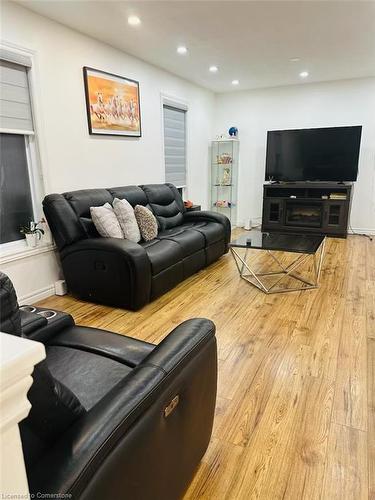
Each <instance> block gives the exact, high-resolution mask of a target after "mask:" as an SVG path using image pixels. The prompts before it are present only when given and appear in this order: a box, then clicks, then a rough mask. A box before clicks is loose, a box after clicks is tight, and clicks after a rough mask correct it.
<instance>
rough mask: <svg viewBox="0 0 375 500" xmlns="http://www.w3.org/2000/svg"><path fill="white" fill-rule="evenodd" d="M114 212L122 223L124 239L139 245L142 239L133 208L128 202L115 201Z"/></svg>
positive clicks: (116, 199)
mask: <svg viewBox="0 0 375 500" xmlns="http://www.w3.org/2000/svg"><path fill="white" fill-rule="evenodd" d="M113 211H114V212H115V214H116V217H117V220H118V221H119V223H120V227H121V229H122V232H123V233H124V237H125V238H126V239H127V240H130V241H134V243H138V241H140V239H141V233H140V231H139V227H138V223H137V220H136V218H135V215H134V210H133V207H132V206H131V205H130V203H129V202H128V201H127V200H119V199H118V198H115V199H114V200H113Z"/></svg>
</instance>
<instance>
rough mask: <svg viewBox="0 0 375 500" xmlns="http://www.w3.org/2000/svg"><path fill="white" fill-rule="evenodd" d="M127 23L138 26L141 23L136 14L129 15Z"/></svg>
mask: <svg viewBox="0 0 375 500" xmlns="http://www.w3.org/2000/svg"><path fill="white" fill-rule="evenodd" d="M128 24H130V26H138V25H139V24H141V20H140V19H139V17H138V16H129V17H128Z"/></svg>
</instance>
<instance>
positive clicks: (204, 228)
mask: <svg viewBox="0 0 375 500" xmlns="http://www.w3.org/2000/svg"><path fill="white" fill-rule="evenodd" d="M191 229H193V230H195V231H198V232H199V233H201V234H203V236H204V238H205V240H206V247H208V246H210V245H212V244H213V243H216V242H217V241H220V240H224V239H225V230H224V226H223V225H222V224H219V223H218V222H194V223H193V224H192V226H191Z"/></svg>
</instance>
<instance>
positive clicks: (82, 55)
mask: <svg viewBox="0 0 375 500" xmlns="http://www.w3.org/2000/svg"><path fill="white" fill-rule="evenodd" d="M1 22H2V26H1V28H2V29H1V31H2V39H3V41H5V42H10V43H12V44H15V45H17V46H20V47H24V48H26V49H29V50H33V51H35V65H34V66H35V68H34V77H35V86H34V101H35V107H36V110H35V111H36V120H37V126H38V136H39V144H40V154H41V162H42V171H43V177H44V184H45V192H46V193H51V192H62V191H67V190H74V189H83V188H91V187H111V186H121V185H127V184H142V183H153V182H155V183H157V182H164V160H163V135H162V127H161V124H162V115H161V94H162V93H163V94H167V95H169V96H171V97H175V98H178V99H181V100H183V101H185V102H186V103H187V105H188V122H187V123H188V132H187V133H188V141H187V142H188V161H189V171H188V191H187V194H188V196H189V198H190V199H192V200H194V201H195V202H197V203H201V204H202V205H203V206H206V205H207V201H208V200H207V193H208V175H206V173H207V174H208V172H207V164H208V143H209V140H210V139H211V135H212V134H211V123H212V114H213V105H214V94H213V93H211V92H209V91H207V90H205V89H202V88H200V87H198V86H196V85H193V84H191V83H189V82H187V81H185V80H183V79H181V78H178V77H176V76H173V75H171V74H170V73H167V72H165V71H163V70H161V69H158V68H156V67H154V66H151V65H149V64H147V63H144V62H142V61H140V60H138V59H136V58H134V57H131V56H129V55H127V54H125V53H123V52H121V51H119V50H117V49H114V48H112V47H110V46H108V45H105V44H103V43H101V42H98V41H96V40H94V39H92V38H89V37H87V36H84V35H81V34H79V33H78V32H76V31H73V30H71V29H69V28H66V27H64V26H62V25H60V24H58V23H55V22H53V21H50V20H49V19H47V18H44V17H41V16H39V15H36V14H34V13H32V12H31V11H29V10H27V9H25V8H23V7H21V6H19V5H17V4H14V3H8V2H4V3H2V21H1ZM83 66H90V67H93V68H98V69H101V70H104V71H108V72H111V73H116V74H119V75H124V76H126V77H129V78H132V79H134V80H138V81H139V83H140V95H141V116H142V137H141V138H140V139H136V138H123V137H100V136H99V137H98V136H90V135H89V134H88V129H87V117H86V108H85V96H84V86H83V76H82V67H83ZM202 173H203V175H202ZM36 263H37V264H38V267H39V271H38V274H39V276H40V278H38V275H35V273H33V274H32V279H26V276H27V271H28V270H31V269H32V268H33V266H34V265H35V264H36ZM21 265H22V269H21ZM1 269H2V270H3V271H4V272H8V273H9V275H10V276H11V278H12V279H13V280H14V282H15V286H16V289H17V291H18V294H19V295H20V296H22V297H23V296H27V297H29V296H30V294H32V292H33V291H36V290H41V289H44V288H45V287H48V284H47V283H46V279H47V278H46V276H48V279H47V280H48V281H50V280H51V279H55V278H56V279H57V278H58V275H57V272H56V261H55V258H54V257H53V255H52V254H50V255H49V257H48V258H43V259H41V258H38V257H30V258H29V259H27V261H21V260H19V261H17V262H14V263H10V264H5V265H2V266H1Z"/></svg>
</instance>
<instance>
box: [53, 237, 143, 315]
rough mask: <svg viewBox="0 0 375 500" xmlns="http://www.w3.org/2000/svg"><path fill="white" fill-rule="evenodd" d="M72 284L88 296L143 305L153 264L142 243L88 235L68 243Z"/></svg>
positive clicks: (64, 258)
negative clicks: (85, 237)
mask: <svg viewBox="0 0 375 500" xmlns="http://www.w3.org/2000/svg"><path fill="white" fill-rule="evenodd" d="M61 262H62V266H63V270H64V275H65V278H66V281H67V284H68V287H70V289H71V290H72V292H73V293H75V294H77V295H78V296H79V297H82V298H84V299H86V300H93V301H97V302H100V303H104V304H106V303H107V304H111V305H117V306H119V307H124V306H125V307H128V308H130V309H134V310H136V309H139V308H140V307H142V306H143V305H144V304H146V303H148V301H149V297H150V290H151V264H150V261H149V258H148V257H147V253H146V251H145V250H144V248H143V247H142V246H141V245H138V243H134V242H132V241H129V240H125V239H120V238H87V239H83V240H80V241H78V242H76V243H73V244H72V245H69V246H67V247H65V248H64V249H63V250H62V251H61Z"/></svg>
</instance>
